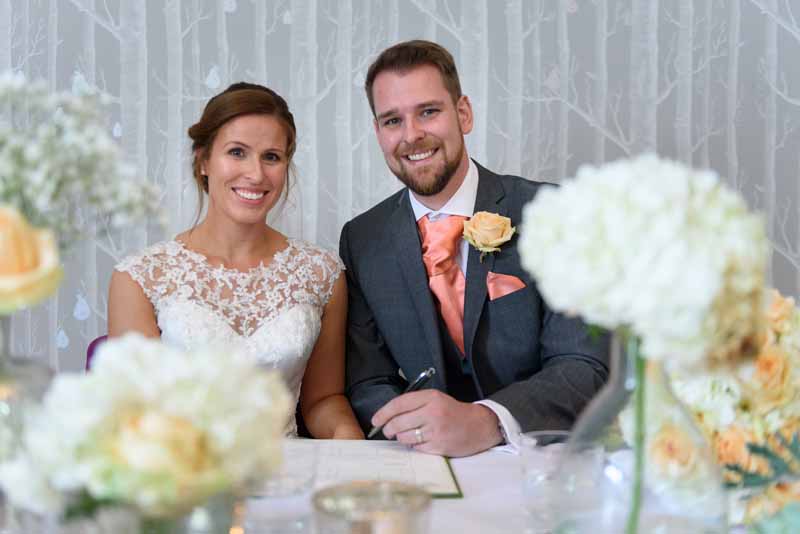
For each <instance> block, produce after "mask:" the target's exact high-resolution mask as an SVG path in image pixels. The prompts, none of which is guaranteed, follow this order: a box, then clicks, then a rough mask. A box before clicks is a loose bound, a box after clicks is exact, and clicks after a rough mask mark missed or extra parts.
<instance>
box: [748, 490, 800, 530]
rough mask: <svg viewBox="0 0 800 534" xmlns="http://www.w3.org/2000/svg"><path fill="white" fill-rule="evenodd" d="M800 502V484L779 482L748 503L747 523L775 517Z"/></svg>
mask: <svg viewBox="0 0 800 534" xmlns="http://www.w3.org/2000/svg"><path fill="white" fill-rule="evenodd" d="M793 502H800V482H778V483H776V484H773V485H772V486H769V487H768V488H767V490H766V491H765V492H764V493H762V494H761V495H758V496H756V497H753V498H752V499H750V500H749V501H748V502H747V506H746V511H745V523H748V524H749V523H754V522H756V521H758V520H760V519H764V518H767V517H769V516H772V515H775V514H776V513H778V512H780V511H781V508H783V507H784V506H786V505H787V504H789V503H793Z"/></svg>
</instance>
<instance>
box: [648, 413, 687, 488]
mask: <svg viewBox="0 0 800 534" xmlns="http://www.w3.org/2000/svg"><path fill="white" fill-rule="evenodd" d="M648 454H649V457H650V459H651V460H652V462H653V466H654V467H656V468H657V469H658V471H659V472H660V473H661V474H662V475H666V476H667V477H669V478H681V477H685V476H687V475H688V474H690V473H691V472H692V471H693V470H694V469H695V466H696V464H697V460H698V454H699V452H698V450H697V446H696V444H695V442H694V440H692V438H691V436H689V434H687V433H686V432H685V431H684V430H683V429H682V428H680V427H679V426H677V425H675V424H673V423H666V424H664V425H663V426H662V427H661V428H660V429H659V430H658V432H656V433H655V434H654V435H653V437H652V438H651V440H650V445H649V447H648Z"/></svg>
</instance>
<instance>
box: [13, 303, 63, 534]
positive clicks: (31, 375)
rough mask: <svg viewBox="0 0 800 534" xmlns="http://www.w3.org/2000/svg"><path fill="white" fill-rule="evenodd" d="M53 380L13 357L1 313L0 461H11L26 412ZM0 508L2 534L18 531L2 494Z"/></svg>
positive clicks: (48, 373)
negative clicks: (0, 511) (0, 512)
mask: <svg viewBox="0 0 800 534" xmlns="http://www.w3.org/2000/svg"><path fill="white" fill-rule="evenodd" d="M52 378H53V373H52V371H51V370H50V368H49V367H47V366H46V365H42V364H41V363H39V362H38V361H36V360H33V359H28V358H15V357H12V356H11V316H10V315H2V314H0V462H2V461H5V460H8V459H9V458H10V457H11V456H12V455H13V454H14V451H15V450H16V448H17V447H18V446H19V444H20V438H21V436H22V425H23V421H24V418H25V412H26V411H27V410H29V409H30V407H31V406H33V405H35V404H36V403H38V402H39V401H41V399H42V396H43V395H44V393H45V391H47V387H48V386H49V385H50V382H51V380H52ZM0 509H2V512H3V514H2V523H0V525H2V526H0V534H10V533H12V532H15V531H14V516H15V511H14V510H13V509H12V507H11V506H10V505H9V504H8V503H7V502H6V500H5V496H4V495H3V493H2V491H0Z"/></svg>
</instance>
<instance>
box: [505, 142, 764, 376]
mask: <svg viewBox="0 0 800 534" xmlns="http://www.w3.org/2000/svg"><path fill="white" fill-rule="evenodd" d="M767 250H768V241H767V238H766V235H765V232H764V227H763V223H762V222H761V219H760V218H759V217H758V216H756V215H754V214H752V213H750V212H749V211H748V209H747V206H746V205H745V203H744V201H743V200H742V199H741V197H740V196H739V195H737V194H736V193H734V192H733V191H731V190H729V189H728V188H727V187H725V186H724V185H723V184H722V183H720V181H719V179H718V177H717V175H716V174H715V173H713V172H712V171H698V170H694V169H690V168H687V167H685V166H683V165H681V164H679V163H675V162H671V161H667V160H663V159H659V158H658V157H656V156H654V155H643V156H639V157H637V158H635V159H632V160H621V161H617V162H613V163H609V164H606V165H604V166H602V167H592V166H583V167H581V168H580V169H578V174H577V176H576V177H575V179H574V180H570V181H568V182H566V183H564V184H563V185H561V187H559V188H552V189H545V190H543V191H541V192H539V193H538V194H537V196H536V198H535V199H534V200H533V202H531V203H530V204H529V205H528V206H526V208H525V211H524V223H523V228H522V231H521V235H520V256H521V260H522V264H523V266H525V267H526V268H527V269H528V270H529V271H530V272H531V273H533V274H534V276H535V277H536V280H537V285H538V287H539V289H540V290H541V292H542V294H543V295H544V297H545V299H546V300H547V302H548V303H549V304H550V306H551V307H553V308H554V309H556V310H559V311H564V312H567V313H572V314H578V315H580V316H581V317H582V318H583V319H585V320H586V321H587V322H589V323H592V324H596V325H599V326H602V327H605V328H608V329H613V328H616V327H618V326H621V325H626V326H629V327H630V328H631V329H632V331H633V332H634V334H636V335H638V336H640V337H641V338H642V342H643V347H642V352H643V354H644V355H646V357H647V358H654V359H662V360H666V359H669V360H670V361H672V362H674V361H676V360H680V361H678V364H684V365H685V364H695V363H713V362H725V361H727V360H728V359H730V358H739V357H742V355H743V353H744V354H747V353H749V352H751V351H752V350H755V349H756V348H757V336H758V332H759V325H758V322H757V319H758V317H760V313H759V312H760V305H761V290H762V288H763V283H764V265H765V258H766V255H767Z"/></svg>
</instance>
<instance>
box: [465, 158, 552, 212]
mask: <svg viewBox="0 0 800 534" xmlns="http://www.w3.org/2000/svg"><path fill="white" fill-rule="evenodd" d="M478 168H479V171H480V172H479V176H480V179H481V180H493V181H495V182H497V183H498V184H499V185H500V186H501V187H502V189H503V192H504V194H505V196H506V197H507V198H508V199H511V200H512V202H514V203H515V204H519V205H520V207H521V206H522V205H524V204H525V203H527V202H528V201H529V200H531V199H532V198H533V197H535V196H536V194H537V193H538V192H539V191H542V190H544V189H545V188H548V187H557V185H556V184H552V183H549V182H543V181H539V180H532V179H529V178H523V177H522V176H516V175H513V174H497V173H495V172H493V171H490V170H488V169H486V168H485V167H480V166H479V167H478Z"/></svg>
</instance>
